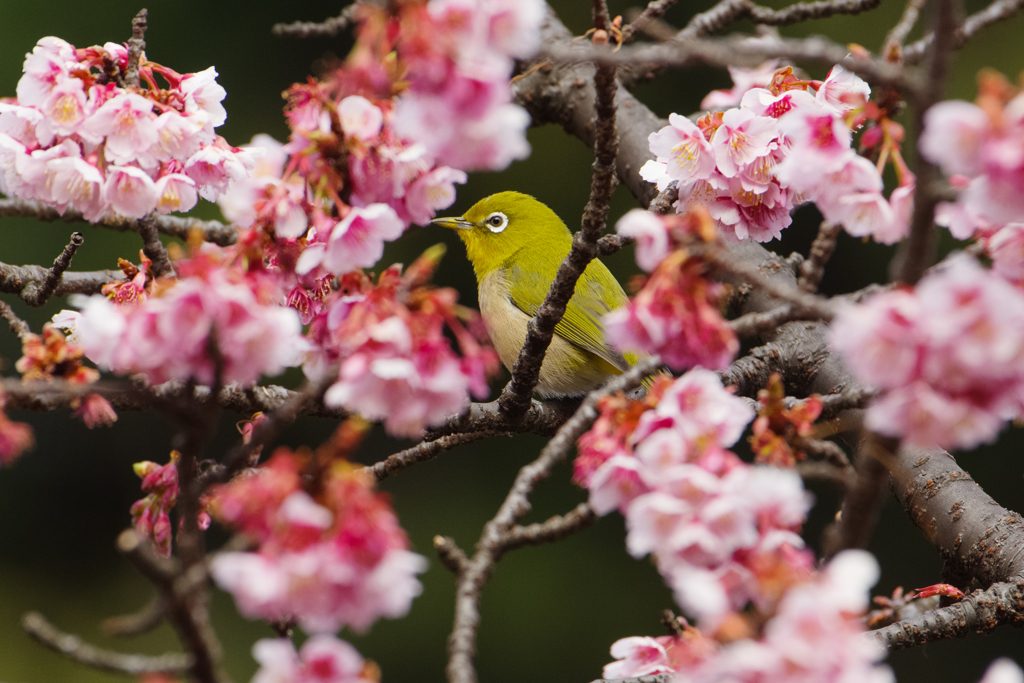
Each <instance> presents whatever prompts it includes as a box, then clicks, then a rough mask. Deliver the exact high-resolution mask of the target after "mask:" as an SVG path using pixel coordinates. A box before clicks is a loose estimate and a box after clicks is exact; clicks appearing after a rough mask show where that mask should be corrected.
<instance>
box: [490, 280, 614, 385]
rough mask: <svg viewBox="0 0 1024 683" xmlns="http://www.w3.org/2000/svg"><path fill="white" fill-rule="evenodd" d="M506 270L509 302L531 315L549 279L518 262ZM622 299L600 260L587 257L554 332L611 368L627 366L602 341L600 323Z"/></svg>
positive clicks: (602, 327) (548, 283)
mask: <svg viewBox="0 0 1024 683" xmlns="http://www.w3.org/2000/svg"><path fill="white" fill-rule="evenodd" d="M510 270H511V272H510V277H509V282H510V284H511V288H510V291H509V294H510V296H511V298H512V303H514V304H515V305H516V306H517V307H519V310H521V311H523V312H524V313H526V314H527V315H529V316H531V317H533V316H535V315H537V309H538V308H540V306H541V304H542V303H544V298H545V297H546V296H547V294H548V289H549V288H550V282H551V279H548V280H547V283H542V282H540V280H541V274H540V273H538V272H536V271H534V272H527V271H526V270H525V269H524V268H522V267H520V266H518V265H513V266H511V268H510ZM538 294H539V296H538ZM626 301H627V299H626V293H625V292H623V291H622V287H621V286H619V283H618V281H617V280H616V279H615V276H613V275H612V274H611V272H609V271H608V269H607V268H606V267H605V265H604V264H603V263H601V262H600V261H591V263H590V265H589V266H587V270H586V271H585V272H584V273H583V275H582V276H581V277H580V279H579V281H577V283H576V292H575V293H574V294H573V297H572V299H570V300H569V305H568V306H566V308H565V315H564V316H562V319H561V320H560V321H559V322H558V324H557V325H555V333H556V334H558V335H559V336H561V337H562V338H564V339H566V340H568V341H570V342H572V343H573V344H575V345H576V346H578V347H579V348H581V349H584V350H585V351H589V352H590V353H592V354H594V355H595V356H597V357H598V358H601V359H603V360H604V361H606V362H607V363H609V364H610V365H611V366H612V368H614V370H618V371H620V372H621V371H624V370H628V369H629V367H630V363H628V362H626V359H625V358H623V357H622V354H621V353H619V352H618V351H616V350H615V349H613V348H612V347H611V346H610V345H609V344H608V343H607V342H606V341H605V337H604V325H602V324H601V318H602V316H604V315H605V314H607V313H609V312H611V311H612V309H615V308H618V307H619V306H622V305H624V304H625V303H626ZM612 368H609V371H612Z"/></svg>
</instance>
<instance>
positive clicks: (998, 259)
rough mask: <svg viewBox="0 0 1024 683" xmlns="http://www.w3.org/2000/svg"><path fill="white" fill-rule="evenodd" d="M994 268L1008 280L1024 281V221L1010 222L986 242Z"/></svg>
mask: <svg viewBox="0 0 1024 683" xmlns="http://www.w3.org/2000/svg"><path fill="white" fill-rule="evenodd" d="M985 250H986V251H987V252H988V255H989V256H990V257H991V258H992V270H993V271H995V272H996V273H999V274H1000V275H1002V276H1003V277H1005V278H1006V279H1007V280H1010V281H1011V282H1015V283H1024V223H1010V224H1008V225H1005V226H1003V227H1002V228H1000V229H999V230H998V231H997V232H996V233H995V234H994V235H992V236H991V237H990V238H988V240H986V242H985Z"/></svg>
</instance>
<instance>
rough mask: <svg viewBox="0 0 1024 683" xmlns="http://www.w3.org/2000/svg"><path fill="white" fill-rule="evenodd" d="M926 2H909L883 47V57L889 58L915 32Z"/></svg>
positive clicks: (922, 0) (916, 0) (923, 0)
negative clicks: (915, 26)
mask: <svg viewBox="0 0 1024 683" xmlns="http://www.w3.org/2000/svg"><path fill="white" fill-rule="evenodd" d="M925 2H926V0H907V6H906V7H904V8H903V16H901V17H900V20H899V22H897V24H896V25H895V26H893V27H892V30H891V31H889V35H887V36H886V37H885V43H884V44H883V45H882V56H883V57H888V56H890V55H892V54H893V53H894V51H896V50H900V49H901V48H902V47H903V42H904V41H905V40H906V39H907V36H908V35H910V32H911V31H913V30H914V25H915V24H917V18H918V16H920V14H921V8H922V7H924V3H925Z"/></svg>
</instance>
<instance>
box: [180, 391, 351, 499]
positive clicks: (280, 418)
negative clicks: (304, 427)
mask: <svg viewBox="0 0 1024 683" xmlns="http://www.w3.org/2000/svg"><path fill="white" fill-rule="evenodd" d="M336 381H337V373H336V372H334V373H332V372H327V373H326V374H325V376H324V378H323V379H321V380H319V381H316V382H308V383H307V384H306V386H305V387H303V388H302V389H300V390H299V391H293V392H289V395H288V398H287V399H286V400H285V401H284V402H282V403H281V404H280V405H279V406H278V407H277V408H276V409H274V410H272V411H270V412H268V413H267V414H266V418H267V419H265V420H262V421H260V422H259V423H258V424H257V425H256V427H255V428H254V429H253V430H252V435H251V437H250V439H249V442H248V443H241V442H239V443H238V444H236V445H235V447H234V448H232V449H231V450H230V451H229V452H228V454H227V455H226V456H224V459H223V461H222V462H221V463H220V464H219V466H217V467H214V468H211V469H210V470H208V471H207V472H206V473H204V474H203V475H202V476H200V477H199V478H198V479H197V480H196V482H195V490H194V491H192V493H193V494H194V495H195V496H196V497H197V498H198V496H199V495H200V494H202V493H203V491H205V490H206V489H207V488H209V487H210V486H212V485H213V484H222V483H224V482H226V481H228V480H230V479H231V477H233V476H234V475H235V473H236V472H238V471H239V470H240V469H242V468H243V467H245V466H247V465H248V464H249V458H250V454H251V453H252V451H253V450H254V449H256V448H260V447H262V446H264V445H266V444H267V443H269V442H270V441H271V440H273V439H275V438H276V437H277V436H278V434H280V433H281V430H283V429H284V428H285V427H287V426H289V425H290V424H292V423H293V422H295V419H296V418H297V417H298V416H299V415H300V414H301V413H302V410H303V409H304V408H305V407H306V406H308V405H311V404H312V405H315V404H319V403H320V402H321V400H322V399H323V395H324V392H325V391H327V389H328V388H329V387H330V386H331V385H332V384H334V382H336ZM182 486H183V488H184V485H182Z"/></svg>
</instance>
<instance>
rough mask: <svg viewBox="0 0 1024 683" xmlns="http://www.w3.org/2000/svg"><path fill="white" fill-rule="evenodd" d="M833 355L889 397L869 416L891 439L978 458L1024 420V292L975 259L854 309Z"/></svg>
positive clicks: (842, 324)
mask: <svg viewBox="0 0 1024 683" xmlns="http://www.w3.org/2000/svg"><path fill="white" fill-rule="evenodd" d="M832 346H833V347H835V348H836V349H837V350H838V351H839V352H840V353H841V354H843V357H844V359H845V360H846V363H847V364H848V365H849V367H850V369H851V370H852V371H853V372H854V374H855V375H856V376H857V377H858V379H860V380H861V381H862V382H864V383H866V384H868V385H870V386H872V387H874V388H876V389H878V390H880V391H881V392H882V394H881V396H880V397H878V398H876V399H875V400H874V401H872V403H871V405H870V406H869V408H868V411H867V416H866V424H867V426H868V427H869V428H870V429H873V430H875V431H878V432H880V433H882V434H888V435H891V436H898V437H902V438H904V439H906V440H907V441H909V442H910V443H916V444H921V445H936V446H941V447H943V448H973V447H974V446H977V445H978V444H980V443H986V442H989V441H992V440H994V439H995V437H996V435H997V434H998V432H999V430H1000V429H1001V428H1002V426H1003V424H1004V422H1005V421H1006V420H1009V419H1013V418H1016V417H1018V416H1020V415H1021V413H1022V410H1024V292H1022V291H1021V290H1020V289H1019V288H1017V287H1015V286H1013V285H1012V284H1010V283H1009V282H1007V281H1006V280H1005V279H1003V278H1002V277H1000V276H999V275H998V274H997V273H994V272H992V271H990V270H986V269H984V268H982V267H981V266H980V265H979V264H978V263H977V262H976V261H975V260H974V259H973V258H971V257H970V256H966V255H959V256H957V257H955V258H952V259H950V260H948V261H947V263H946V264H944V266H943V267H942V268H940V269H938V270H936V271H935V272H932V273H929V274H928V275H926V276H925V277H924V278H923V279H922V280H921V281H920V282H919V283H918V284H917V286H916V287H915V288H914V290H913V291H909V290H904V289H898V290H894V291H890V292H884V293H881V294H878V295H876V296H873V297H871V298H870V299H868V300H867V301H865V302H864V303H862V304H860V305H858V306H848V307H844V308H843V309H841V310H840V313H839V315H837V316H836V319H835V321H834V322H833V323H832Z"/></svg>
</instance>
